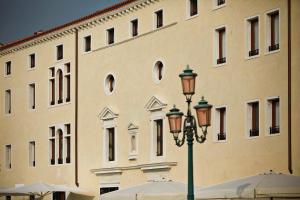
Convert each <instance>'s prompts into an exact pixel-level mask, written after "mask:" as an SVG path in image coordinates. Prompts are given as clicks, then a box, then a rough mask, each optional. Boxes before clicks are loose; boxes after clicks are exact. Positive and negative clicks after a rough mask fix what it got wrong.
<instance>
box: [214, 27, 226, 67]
mask: <svg viewBox="0 0 300 200" xmlns="http://www.w3.org/2000/svg"><path fill="white" fill-rule="evenodd" d="M216 34H217V37H216V39H217V46H216V49H217V52H216V55H217V64H223V63H226V29H225V27H222V28H219V29H217V30H216Z"/></svg>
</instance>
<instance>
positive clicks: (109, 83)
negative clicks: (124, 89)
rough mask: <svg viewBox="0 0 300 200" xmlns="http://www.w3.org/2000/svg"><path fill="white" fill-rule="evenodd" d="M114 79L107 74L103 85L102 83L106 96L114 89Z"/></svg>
mask: <svg viewBox="0 0 300 200" xmlns="http://www.w3.org/2000/svg"><path fill="white" fill-rule="evenodd" d="M115 85H116V82H115V78H114V76H113V75H112V74H109V75H108V76H107V77H106V79H105V83H104V90H105V92H106V94H111V93H112V92H113V91H114V89H115Z"/></svg>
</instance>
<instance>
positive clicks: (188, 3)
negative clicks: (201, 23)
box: [186, 0, 200, 20]
mask: <svg viewBox="0 0 300 200" xmlns="http://www.w3.org/2000/svg"><path fill="white" fill-rule="evenodd" d="M196 1H197V14H194V15H191V0H186V19H187V20H189V19H193V18H195V17H197V16H199V12H200V9H199V7H200V0H196Z"/></svg>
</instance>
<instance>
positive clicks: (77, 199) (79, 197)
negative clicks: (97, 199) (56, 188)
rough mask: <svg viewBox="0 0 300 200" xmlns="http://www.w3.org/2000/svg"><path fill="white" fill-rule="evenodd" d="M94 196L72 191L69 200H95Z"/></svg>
mask: <svg viewBox="0 0 300 200" xmlns="http://www.w3.org/2000/svg"><path fill="white" fill-rule="evenodd" d="M93 199H94V196H89V195H83V194H75V193H70V194H69V196H68V198H67V200H93Z"/></svg>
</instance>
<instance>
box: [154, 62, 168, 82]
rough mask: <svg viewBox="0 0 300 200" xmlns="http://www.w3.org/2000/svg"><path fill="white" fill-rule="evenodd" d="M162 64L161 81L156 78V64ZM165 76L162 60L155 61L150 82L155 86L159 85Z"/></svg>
mask: <svg viewBox="0 0 300 200" xmlns="http://www.w3.org/2000/svg"><path fill="white" fill-rule="evenodd" d="M159 62H160V63H161V64H162V71H161V79H159V78H158V71H157V64H158V63H159ZM165 74H166V65H165V61H163V59H157V60H156V61H155V62H154V64H153V67H152V80H153V82H154V83H155V84H160V83H161V82H162V81H163V80H164V77H165Z"/></svg>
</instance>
